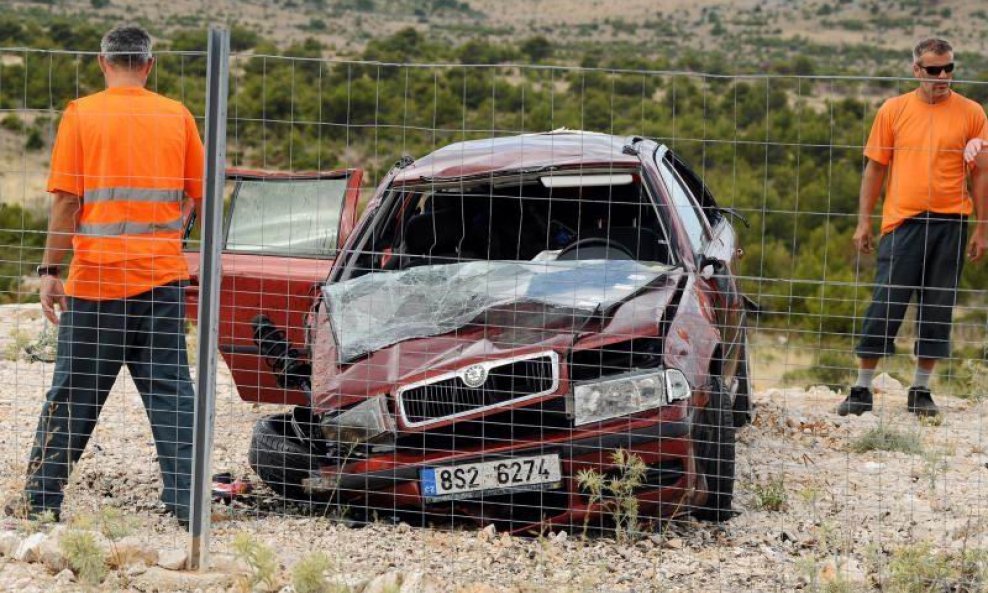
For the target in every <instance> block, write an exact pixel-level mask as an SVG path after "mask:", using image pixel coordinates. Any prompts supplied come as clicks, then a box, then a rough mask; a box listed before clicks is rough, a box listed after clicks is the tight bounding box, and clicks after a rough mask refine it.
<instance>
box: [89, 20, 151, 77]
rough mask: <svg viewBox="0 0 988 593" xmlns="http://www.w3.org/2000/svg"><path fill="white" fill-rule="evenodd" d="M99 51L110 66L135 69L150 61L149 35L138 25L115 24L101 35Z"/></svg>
mask: <svg viewBox="0 0 988 593" xmlns="http://www.w3.org/2000/svg"><path fill="white" fill-rule="evenodd" d="M99 50H100V53H101V54H103V57H104V58H106V61H107V62H109V63H110V65H112V66H116V67H118V68H126V69H128V70H136V69H138V68H143V67H144V66H146V65H147V63H148V62H150V61H151V57H152V56H151V35H149V34H148V32H147V30H145V29H144V27H141V26H139V25H117V26H116V27H114V28H112V29H110V30H109V31H108V32H107V33H106V35H103V39H102V41H100V44H99Z"/></svg>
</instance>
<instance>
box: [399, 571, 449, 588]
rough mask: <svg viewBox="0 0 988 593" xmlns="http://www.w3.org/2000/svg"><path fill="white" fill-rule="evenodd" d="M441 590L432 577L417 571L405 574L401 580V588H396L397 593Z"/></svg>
mask: <svg viewBox="0 0 988 593" xmlns="http://www.w3.org/2000/svg"><path fill="white" fill-rule="evenodd" d="M441 591H442V589H441V588H440V587H439V584H438V583H437V582H436V581H435V580H434V579H432V578H431V577H429V576H426V575H425V573H422V572H419V571H412V572H410V573H408V574H406V575H405V576H404V578H403V579H402V580H401V589H398V593H440V592H441Z"/></svg>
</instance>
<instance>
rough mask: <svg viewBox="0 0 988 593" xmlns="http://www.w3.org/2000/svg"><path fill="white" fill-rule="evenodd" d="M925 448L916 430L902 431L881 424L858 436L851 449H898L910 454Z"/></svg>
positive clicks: (857, 450)
mask: <svg viewBox="0 0 988 593" xmlns="http://www.w3.org/2000/svg"><path fill="white" fill-rule="evenodd" d="M922 450H923V442H922V440H921V439H920V436H919V434H918V433H916V432H902V431H899V430H895V429H894V428H891V427H889V426H888V425H887V424H884V423H882V424H880V425H878V426H877V427H875V428H872V429H871V430H869V431H868V432H866V433H864V434H863V435H861V436H860V437H858V438H857V439H856V440H855V441H854V442H853V443H851V451H853V452H855V453H866V452H868V451H898V452H900V453H907V454H910V455H914V454H918V453H920V452H922Z"/></svg>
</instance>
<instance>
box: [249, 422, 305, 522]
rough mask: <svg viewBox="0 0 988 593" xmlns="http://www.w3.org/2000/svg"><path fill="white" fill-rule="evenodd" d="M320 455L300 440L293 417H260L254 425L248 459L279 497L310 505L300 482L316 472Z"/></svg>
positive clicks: (259, 475) (255, 470)
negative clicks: (293, 423)
mask: <svg viewBox="0 0 988 593" xmlns="http://www.w3.org/2000/svg"><path fill="white" fill-rule="evenodd" d="M320 457H321V452H320V451H319V450H318V448H317V447H315V446H313V445H312V444H309V443H305V442H303V441H302V440H300V439H299V438H298V437H297V436H296V434H295V430H294V429H293V427H292V414H291V413H287V414H277V415H274V416H267V417H265V418H261V419H260V420H258V421H257V423H256V424H254V431H253V433H252V434H251V439H250V449H249V451H248V455H247V460H248V462H249V463H250V467H251V469H253V470H254V472H255V473H256V474H257V475H258V477H260V478H261V480H263V481H264V483H265V484H267V485H268V486H269V487H270V488H271V489H272V490H274V491H275V492H277V493H278V494H279V495H280V496H281V497H282V498H285V499H287V500H291V501H293V502H311V501H313V500H314V499H315V498H314V497H313V495H312V494H310V493H308V492H306V491H305V488H304V487H303V486H302V480H304V479H306V478H308V477H310V476H311V475H312V472H314V471H316V470H318V469H319V459H320Z"/></svg>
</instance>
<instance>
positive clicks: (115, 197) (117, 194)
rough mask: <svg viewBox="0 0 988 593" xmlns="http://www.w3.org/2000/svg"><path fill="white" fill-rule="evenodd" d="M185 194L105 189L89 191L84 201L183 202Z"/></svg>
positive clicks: (151, 190)
mask: <svg viewBox="0 0 988 593" xmlns="http://www.w3.org/2000/svg"><path fill="white" fill-rule="evenodd" d="M184 195H185V192H184V191H183V190H180V189H147V188H138V187H105V188H102V189H89V190H86V193H85V194H84V195H83V198H82V199H83V200H84V201H85V202H87V203H89V204H96V203H99V202H158V203H169V202H181V201H182V198H183V197H184Z"/></svg>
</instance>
